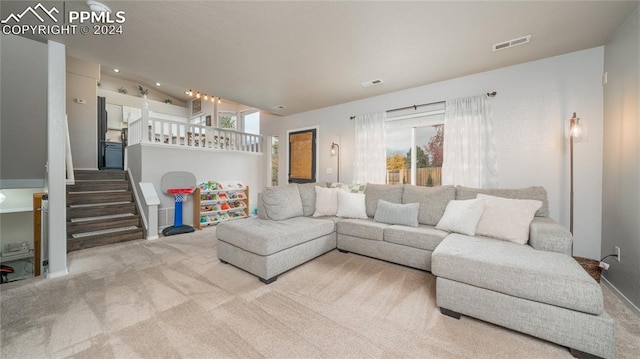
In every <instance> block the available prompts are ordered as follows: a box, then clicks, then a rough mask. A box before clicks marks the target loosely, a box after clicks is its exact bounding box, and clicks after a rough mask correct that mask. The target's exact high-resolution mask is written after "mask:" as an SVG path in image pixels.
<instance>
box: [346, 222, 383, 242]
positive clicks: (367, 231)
mask: <svg viewBox="0 0 640 359" xmlns="http://www.w3.org/2000/svg"><path fill="white" fill-rule="evenodd" d="M387 227H389V225H388V224H384V223H377V222H374V221H373V220H371V219H344V220H342V221H340V222H338V224H337V226H336V232H338V233H340V234H344V235H347V236H352V237H359V238H364V239H371V240H374V241H381V240H383V239H384V229H385V228H387Z"/></svg>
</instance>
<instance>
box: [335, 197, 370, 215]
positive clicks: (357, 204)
mask: <svg viewBox="0 0 640 359" xmlns="http://www.w3.org/2000/svg"><path fill="white" fill-rule="evenodd" d="M337 192H338V212H337V214H336V215H337V216H338V217H347V218H361V219H367V206H366V203H365V200H364V193H349V192H345V191H340V190H338V191H337Z"/></svg>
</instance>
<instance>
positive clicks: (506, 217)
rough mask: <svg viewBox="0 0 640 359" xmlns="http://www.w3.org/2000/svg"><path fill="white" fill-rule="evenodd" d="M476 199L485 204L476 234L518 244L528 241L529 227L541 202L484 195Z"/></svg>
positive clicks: (479, 195)
mask: <svg viewBox="0 0 640 359" xmlns="http://www.w3.org/2000/svg"><path fill="white" fill-rule="evenodd" d="M478 199H482V200H484V201H485V202H484V211H483V212H482V217H480V222H478V227H477V228H476V234H478V235H481V236H487V237H492V238H497V239H503V240H506V241H511V242H515V243H520V244H525V243H527V242H528V241H529V226H530V225H531V221H532V220H533V217H534V216H535V214H536V211H537V210H538V208H540V206H541V205H542V202H540V201H535V200H531V199H510V198H502V197H494V196H487V195H486V194H478Z"/></svg>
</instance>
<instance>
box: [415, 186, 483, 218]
mask: <svg viewBox="0 0 640 359" xmlns="http://www.w3.org/2000/svg"><path fill="white" fill-rule="evenodd" d="M455 198H456V188H455V187H453V186H439V187H420V186H413V185H404V192H403V193H402V203H419V204H420V212H419V213H418V222H419V223H421V224H428V225H431V226H435V225H436V224H438V222H439V221H440V218H442V215H443V214H444V211H445V209H446V208H447V204H449V201H452V200H454V199H455ZM474 198H475V197H474Z"/></svg>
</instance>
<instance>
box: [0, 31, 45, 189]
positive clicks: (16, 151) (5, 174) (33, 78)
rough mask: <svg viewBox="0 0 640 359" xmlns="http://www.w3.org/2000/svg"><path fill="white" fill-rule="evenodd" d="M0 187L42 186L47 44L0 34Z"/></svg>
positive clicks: (43, 174) (43, 173) (43, 175)
mask: <svg viewBox="0 0 640 359" xmlns="http://www.w3.org/2000/svg"><path fill="white" fill-rule="evenodd" d="M0 44H1V45H0V47H1V48H2V50H1V51H0V54H1V61H0V64H1V66H0V88H1V89H2V93H1V95H0V111H1V113H0V136H1V138H0V146H1V147H0V175H1V177H0V188H17V187H42V186H44V177H45V172H46V170H45V164H46V161H47V87H46V86H43V84H46V81H47V45H45V44H43V43H40V42H36V41H33V40H29V39H26V38H24V37H20V36H13V35H0Z"/></svg>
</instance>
